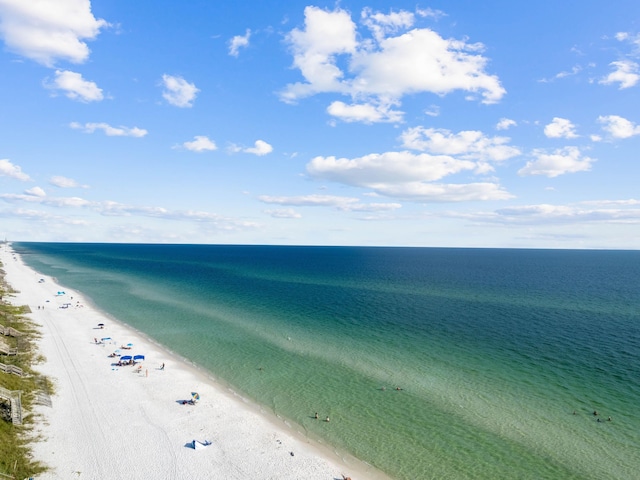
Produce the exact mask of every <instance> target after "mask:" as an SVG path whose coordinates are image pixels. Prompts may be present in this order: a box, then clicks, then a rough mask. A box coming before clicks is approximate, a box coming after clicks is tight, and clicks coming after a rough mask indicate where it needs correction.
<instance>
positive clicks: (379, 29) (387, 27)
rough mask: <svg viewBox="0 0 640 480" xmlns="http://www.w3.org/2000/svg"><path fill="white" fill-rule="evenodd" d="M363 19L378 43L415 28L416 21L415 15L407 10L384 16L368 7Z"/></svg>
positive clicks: (362, 16)
mask: <svg viewBox="0 0 640 480" xmlns="http://www.w3.org/2000/svg"><path fill="white" fill-rule="evenodd" d="M361 18H362V23H363V24H364V25H366V26H367V27H368V28H369V30H371V33H372V34H373V36H374V38H375V39H376V40H377V41H378V42H380V41H382V40H384V38H385V37H386V36H388V35H390V34H394V33H397V32H398V31H400V30H404V29H407V28H409V27H411V26H413V23H414V21H415V17H414V15H413V13H411V12H407V11H405V10H401V11H399V12H391V13H389V14H384V13H380V12H374V11H373V10H371V9H370V8H368V7H366V8H365V9H364V10H363V11H362V14H361Z"/></svg>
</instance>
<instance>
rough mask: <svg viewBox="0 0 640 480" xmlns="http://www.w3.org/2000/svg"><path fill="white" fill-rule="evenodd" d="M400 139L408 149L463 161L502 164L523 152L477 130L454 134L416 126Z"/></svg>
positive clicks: (501, 138)
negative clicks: (450, 156)
mask: <svg viewBox="0 0 640 480" xmlns="http://www.w3.org/2000/svg"><path fill="white" fill-rule="evenodd" d="M400 138H401V140H402V145H403V146H404V147H405V148H410V149H412V150H419V151H426V152H430V153H433V154H444V155H457V156H460V157H461V158H463V159H477V160H486V161H494V162H501V161H504V160H508V159H509V158H512V157H515V156H517V155H520V153H521V152H520V150H519V149H518V148H516V147H512V146H509V145H506V144H507V143H508V142H509V141H510V139H509V138H508V137H487V136H485V135H484V134H483V133H482V132H479V131H477V130H464V131H461V132H458V133H452V132H451V131H449V130H446V129H440V128H424V127H414V128H409V129H407V130H405V131H404V132H403V133H402V135H401V137H400Z"/></svg>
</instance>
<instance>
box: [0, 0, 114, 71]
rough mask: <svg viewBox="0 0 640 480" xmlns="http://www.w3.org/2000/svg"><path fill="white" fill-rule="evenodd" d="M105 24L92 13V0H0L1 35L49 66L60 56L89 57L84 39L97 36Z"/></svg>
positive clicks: (13, 47)
mask: <svg viewBox="0 0 640 480" xmlns="http://www.w3.org/2000/svg"><path fill="white" fill-rule="evenodd" d="M106 26H108V23H107V22H106V21H104V20H102V19H96V18H95V17H94V16H93V14H92V13H91V3H90V1H89V0H56V1H55V2H52V1H36V0H2V1H1V2H0V35H1V36H2V37H3V38H4V41H5V44H6V46H7V48H8V49H9V50H10V51H12V52H15V53H17V54H19V55H22V56H24V57H27V58H30V59H32V60H35V61H36V62H38V63H41V64H43V65H46V66H48V67H52V66H53V65H54V64H55V62H56V61H57V60H68V61H70V62H73V63H82V62H84V61H85V60H87V58H88V57H89V48H88V47H87V44H86V43H85V42H84V40H93V39H95V38H96V37H97V36H98V34H99V33H100V30H101V29H102V28H104V27H106Z"/></svg>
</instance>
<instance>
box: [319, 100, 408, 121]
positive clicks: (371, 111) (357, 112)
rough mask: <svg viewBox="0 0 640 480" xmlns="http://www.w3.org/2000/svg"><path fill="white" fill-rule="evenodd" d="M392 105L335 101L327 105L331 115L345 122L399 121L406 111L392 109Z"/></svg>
mask: <svg viewBox="0 0 640 480" xmlns="http://www.w3.org/2000/svg"><path fill="white" fill-rule="evenodd" d="M390 107H391V105H372V104H370V103H369V104H359V105H356V104H351V105H347V104H346V103H344V102H341V101H335V102H333V103H332V104H331V105H329V106H328V107H327V113H329V115H331V116H333V117H336V118H339V119H341V120H343V121H345V122H362V123H376V122H399V121H401V120H402V115H403V113H404V112H400V111H398V110H391V109H390Z"/></svg>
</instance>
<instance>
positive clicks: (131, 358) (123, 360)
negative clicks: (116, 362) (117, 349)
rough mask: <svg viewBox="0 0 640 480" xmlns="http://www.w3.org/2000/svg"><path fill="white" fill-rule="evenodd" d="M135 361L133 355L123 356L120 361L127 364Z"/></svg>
mask: <svg viewBox="0 0 640 480" xmlns="http://www.w3.org/2000/svg"><path fill="white" fill-rule="evenodd" d="M132 360H133V357H132V356H131V355H123V356H121V357H120V361H121V362H122V363H127V362H130V361H132Z"/></svg>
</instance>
